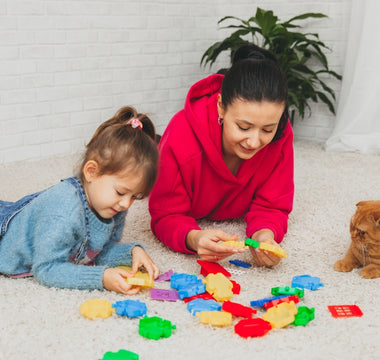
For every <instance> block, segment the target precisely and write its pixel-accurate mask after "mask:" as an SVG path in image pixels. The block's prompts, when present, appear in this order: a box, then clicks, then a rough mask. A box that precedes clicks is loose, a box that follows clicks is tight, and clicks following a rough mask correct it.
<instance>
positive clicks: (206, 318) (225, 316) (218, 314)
mask: <svg viewBox="0 0 380 360" xmlns="http://www.w3.org/2000/svg"><path fill="white" fill-rule="evenodd" d="M197 316H198V317H199V321H200V322H201V323H202V324H210V325H213V326H227V325H230V324H231V322H232V314H231V313H229V312H225V311H201V312H198V313H197Z"/></svg>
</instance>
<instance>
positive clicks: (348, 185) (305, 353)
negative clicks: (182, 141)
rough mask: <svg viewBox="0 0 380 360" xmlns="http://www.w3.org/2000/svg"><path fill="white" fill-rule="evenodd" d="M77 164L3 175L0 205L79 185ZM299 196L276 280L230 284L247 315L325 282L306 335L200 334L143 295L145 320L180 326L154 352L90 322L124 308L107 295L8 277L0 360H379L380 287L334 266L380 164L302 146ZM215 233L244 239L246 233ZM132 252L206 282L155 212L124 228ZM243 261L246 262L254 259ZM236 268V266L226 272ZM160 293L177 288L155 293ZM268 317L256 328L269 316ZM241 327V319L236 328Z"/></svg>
mask: <svg viewBox="0 0 380 360" xmlns="http://www.w3.org/2000/svg"><path fill="white" fill-rule="evenodd" d="M75 159H76V157H74V156H67V157H63V158H56V159H49V160H44V161H40V162H36V163H31V162H28V163H18V164H11V165H6V166H2V167H0V199H3V200H10V201H11V200H16V199H17V198H19V197H21V196H23V195H25V194H27V193H30V192H33V191H37V190H40V189H42V188H44V187H47V186H49V185H51V184H54V183H56V182H57V181H58V180H59V179H60V178H62V177H65V176H69V175H71V171H72V168H73V162H74V160H75ZM295 182H296V195H295V203H294V210H293V212H292V214H291V218H290V222H289V230H288V234H287V235H286V237H285V240H284V242H283V247H284V248H285V249H286V251H287V253H288V258H287V259H284V260H283V261H282V262H281V263H280V264H279V265H278V266H277V267H275V268H274V269H262V268H256V267H252V268H250V269H248V270H245V271H246V272H245V274H242V275H233V277H232V278H233V279H234V280H236V281H237V282H238V283H239V284H240V285H241V293H240V295H235V296H234V297H233V298H232V300H233V301H236V302H240V303H242V304H244V305H249V303H250V301H251V300H255V299H260V298H263V297H267V296H270V290H271V288H272V287H275V286H287V285H290V283H291V280H292V278H293V276H295V275H302V274H309V275H312V276H318V277H320V278H321V281H322V282H323V283H324V287H322V288H320V289H319V290H317V291H308V290H306V291H305V297H304V298H303V299H302V300H301V302H300V304H301V305H305V306H308V307H314V308H315V320H313V321H312V322H310V323H309V324H308V325H307V326H306V327H302V326H300V327H294V326H289V327H287V328H283V329H273V330H271V331H270V332H269V333H268V334H267V335H265V336H264V337H262V338H250V339H244V338H241V337H240V336H238V335H237V334H235V333H234V328H233V326H232V325H231V326H228V327H224V328H213V327H211V326H209V325H203V324H200V323H199V320H198V318H197V317H194V316H192V315H191V314H190V313H189V311H188V310H187V308H186V305H185V304H184V303H183V302H182V301H177V302H175V303H173V302H160V301H155V300H151V299H150V295H149V291H147V290H144V291H142V292H141V293H140V294H138V295H137V296H134V297H131V298H132V299H139V300H141V301H144V302H145V303H146V305H147V307H148V314H147V315H148V316H160V317H162V318H164V319H168V320H170V321H172V323H173V324H175V325H176V327H177V328H176V330H175V331H174V332H173V335H172V336H171V337H170V338H166V339H160V340H157V341H156V340H149V339H146V338H143V337H141V336H140V335H139V334H138V322H139V320H138V319H128V318H124V317H119V316H118V315H116V314H114V315H113V316H112V317H111V318H108V319H105V320H103V319H97V320H94V321H91V320H88V319H86V318H84V317H83V316H82V315H81V314H80V312H79V307H80V305H81V304H82V303H83V302H84V301H86V300H89V299H93V298H95V297H97V298H101V299H106V300H108V301H110V302H112V303H113V302H115V301H117V300H123V299H126V298H127V297H125V296H122V295H119V294H115V293H110V292H107V291H104V292H101V291H80V290H75V291H73V290H60V289H54V288H46V287H43V286H41V285H39V284H38V283H37V282H36V281H35V280H34V279H31V278H30V279H17V280H15V279H9V278H7V277H4V276H0V359H12V360H14V359H17V360H21V359H28V360H29V359H57V360H59V359H83V360H87V359H89V360H90V359H92V360H93V359H101V358H102V357H103V355H104V353H105V352H107V351H113V352H116V351H118V350H119V349H126V350H130V351H133V352H135V353H137V354H139V355H140V359H144V360H145V359H149V360H155V359H159V360H170V359H176V360H178V359H197V360H202V359H252V358H254V359H315V360H316V359H355V360H356V359H366V360H367V359H379V358H380V345H379V342H380V341H379V340H380V337H379V330H380V310H379V306H380V300H379V297H380V291H379V289H380V286H379V285H380V279H374V280H365V279H362V278H361V277H360V275H359V271H358V270H354V271H352V272H351V273H338V272H335V271H334V270H333V264H334V262H335V261H336V260H337V259H339V258H341V257H342V256H343V255H344V254H345V252H346V249H347V247H348V245H349V242H350V235H349V227H348V226H349V220H350V217H351V215H352V214H353V213H354V211H355V204H356V203H357V202H358V201H360V200H369V199H377V200H379V199H380V156H376V155H361V154H357V153H334V152H332V153H327V152H325V151H324V150H323V147H322V145H320V144H317V143H310V142H306V141H296V144H295ZM202 226H204V227H211V226H218V227H220V228H223V229H225V230H226V231H228V232H231V233H237V234H238V235H239V239H240V240H243V239H244V223H243V222H242V221H241V220H239V221H228V222H223V223H218V224H213V223H210V222H207V221H202ZM124 240H125V241H134V240H138V241H140V242H141V243H143V244H144V245H145V246H146V248H147V249H148V251H149V253H150V255H151V256H152V257H153V259H154V260H155V261H156V263H157V264H158V265H159V266H160V268H161V271H162V272H165V271H167V270H169V269H172V270H174V271H175V272H186V273H190V274H197V275H199V265H198V264H197V262H196V259H197V258H196V257H195V256H187V255H183V254H177V253H174V252H172V251H170V250H168V249H167V248H165V247H164V246H163V245H162V244H161V243H159V242H158V241H157V240H156V239H155V238H154V236H153V235H152V233H151V232H150V228H149V213H148V211H147V201H145V200H144V201H141V202H136V203H135V204H134V205H133V206H132V208H131V211H130V215H129V216H128V217H127V227H126V231H125V235H124ZM240 259H242V260H245V261H247V260H248V261H249V254H248V253H245V254H243V256H241V257H240ZM221 264H222V265H224V266H225V267H227V268H231V267H232V266H233V265H231V264H230V263H229V262H228V260H224V261H223V262H221ZM156 287H157V288H166V289H168V288H170V287H169V284H168V283H157V284H156ZM345 304H357V305H358V306H359V307H360V308H361V309H362V311H363V313H364V315H363V316H362V317H357V318H344V319H343V318H342V319H335V318H333V317H332V316H331V314H330V313H329V311H328V309H327V306H328V305H345ZM261 313H262V311H261V310H260V311H259V312H258V314H257V315H256V316H260V314H261ZM238 320H239V319H234V320H233V323H236V322H237V321H238Z"/></svg>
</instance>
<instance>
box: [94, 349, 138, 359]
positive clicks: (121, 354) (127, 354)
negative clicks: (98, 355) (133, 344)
mask: <svg viewBox="0 0 380 360" xmlns="http://www.w3.org/2000/svg"><path fill="white" fill-rule="evenodd" d="M100 360H139V355H137V354H136V353H134V352H132V351H127V350H119V351H118V352H111V351H107V352H106V353H105V354H104V356H103V358H102V359H100Z"/></svg>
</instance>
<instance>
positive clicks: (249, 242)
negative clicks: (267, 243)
mask: <svg viewBox="0 0 380 360" xmlns="http://www.w3.org/2000/svg"><path fill="white" fill-rule="evenodd" d="M244 243H245V245H247V246H252V247H253V248H255V249H258V248H259V246H260V243H259V242H258V241H256V240H253V239H250V238H246V239H245V242H244Z"/></svg>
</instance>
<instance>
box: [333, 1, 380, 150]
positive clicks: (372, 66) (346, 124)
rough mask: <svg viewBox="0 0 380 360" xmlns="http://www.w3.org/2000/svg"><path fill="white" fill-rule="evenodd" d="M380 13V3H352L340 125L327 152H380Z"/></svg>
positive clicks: (339, 115)
mask: <svg viewBox="0 0 380 360" xmlns="http://www.w3.org/2000/svg"><path fill="white" fill-rule="evenodd" d="M379 14H380V1H379V0H352V11H351V22H350V28H349V33H348V45H347V52H346V63H345V67H344V71H343V82H342V92H341V95H340V98H339V106H338V109H337V122H336V125H335V128H334V131H333V133H332V135H331V137H330V138H329V139H328V140H327V142H326V150H331V151H360V152H362V153H380V19H379Z"/></svg>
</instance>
